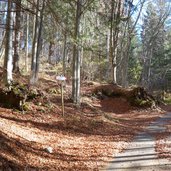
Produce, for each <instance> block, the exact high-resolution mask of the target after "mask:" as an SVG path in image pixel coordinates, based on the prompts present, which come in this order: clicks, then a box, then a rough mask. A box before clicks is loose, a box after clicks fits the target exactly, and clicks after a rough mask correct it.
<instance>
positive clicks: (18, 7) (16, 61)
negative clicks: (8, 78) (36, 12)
mask: <svg viewBox="0 0 171 171" xmlns="http://www.w3.org/2000/svg"><path fill="white" fill-rule="evenodd" d="M15 5H16V7H15V9H16V15H15V36H14V61H13V71H14V72H15V73H20V69H19V41H20V33H19V30H20V19H21V0H18V1H16V3H15Z"/></svg>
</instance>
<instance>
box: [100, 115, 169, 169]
mask: <svg viewBox="0 0 171 171" xmlns="http://www.w3.org/2000/svg"><path fill="white" fill-rule="evenodd" d="M169 121H171V113H168V114H166V115H164V116H162V117H161V118H160V119H158V120H157V121H155V122H153V123H152V124H150V126H148V127H147V128H146V130H145V131H144V132H142V133H140V134H138V135H137V136H136V137H135V139H134V141H133V142H131V143H130V144H129V147H128V148H127V149H126V151H124V152H123V153H120V154H118V155H117V156H115V158H114V160H113V161H112V162H111V163H110V164H109V166H108V167H107V168H106V169H103V170H106V171H113V170H117V171H139V170H142V171H162V170H165V171H170V170H171V161H169V160H167V159H161V158H159V157H158V152H156V150H155V148H156V136H155V135H157V134H161V133H163V134H164V133H165V131H166V124H167V123H168V122H169ZM167 140H168V141H169V144H171V135H169V136H168V137H167Z"/></svg>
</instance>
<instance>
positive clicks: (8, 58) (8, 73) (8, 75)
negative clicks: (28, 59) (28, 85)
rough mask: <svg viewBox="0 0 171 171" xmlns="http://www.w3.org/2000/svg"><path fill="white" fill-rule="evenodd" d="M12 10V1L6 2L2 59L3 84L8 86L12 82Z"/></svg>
mask: <svg viewBox="0 0 171 171" xmlns="http://www.w3.org/2000/svg"><path fill="white" fill-rule="evenodd" d="M12 9H13V5H12V0H8V13H7V20H6V42H5V58H4V83H5V85H6V84H7V85H10V84H11V82H12V81H13V76H12V70H13V51H12V49H13V44H12V35H13V33H12V29H13V28H12V25H13V12H11V10H12Z"/></svg>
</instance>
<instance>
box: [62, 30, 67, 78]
mask: <svg viewBox="0 0 171 171" xmlns="http://www.w3.org/2000/svg"><path fill="white" fill-rule="evenodd" d="M66 44H67V33H66V32H65V33H64V44H63V75H65V70H66Z"/></svg>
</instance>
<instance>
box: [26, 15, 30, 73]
mask: <svg viewBox="0 0 171 171" xmlns="http://www.w3.org/2000/svg"><path fill="white" fill-rule="evenodd" d="M29 18H30V17H29V14H26V54H25V55H26V56H25V68H26V72H28V54H29Z"/></svg>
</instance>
